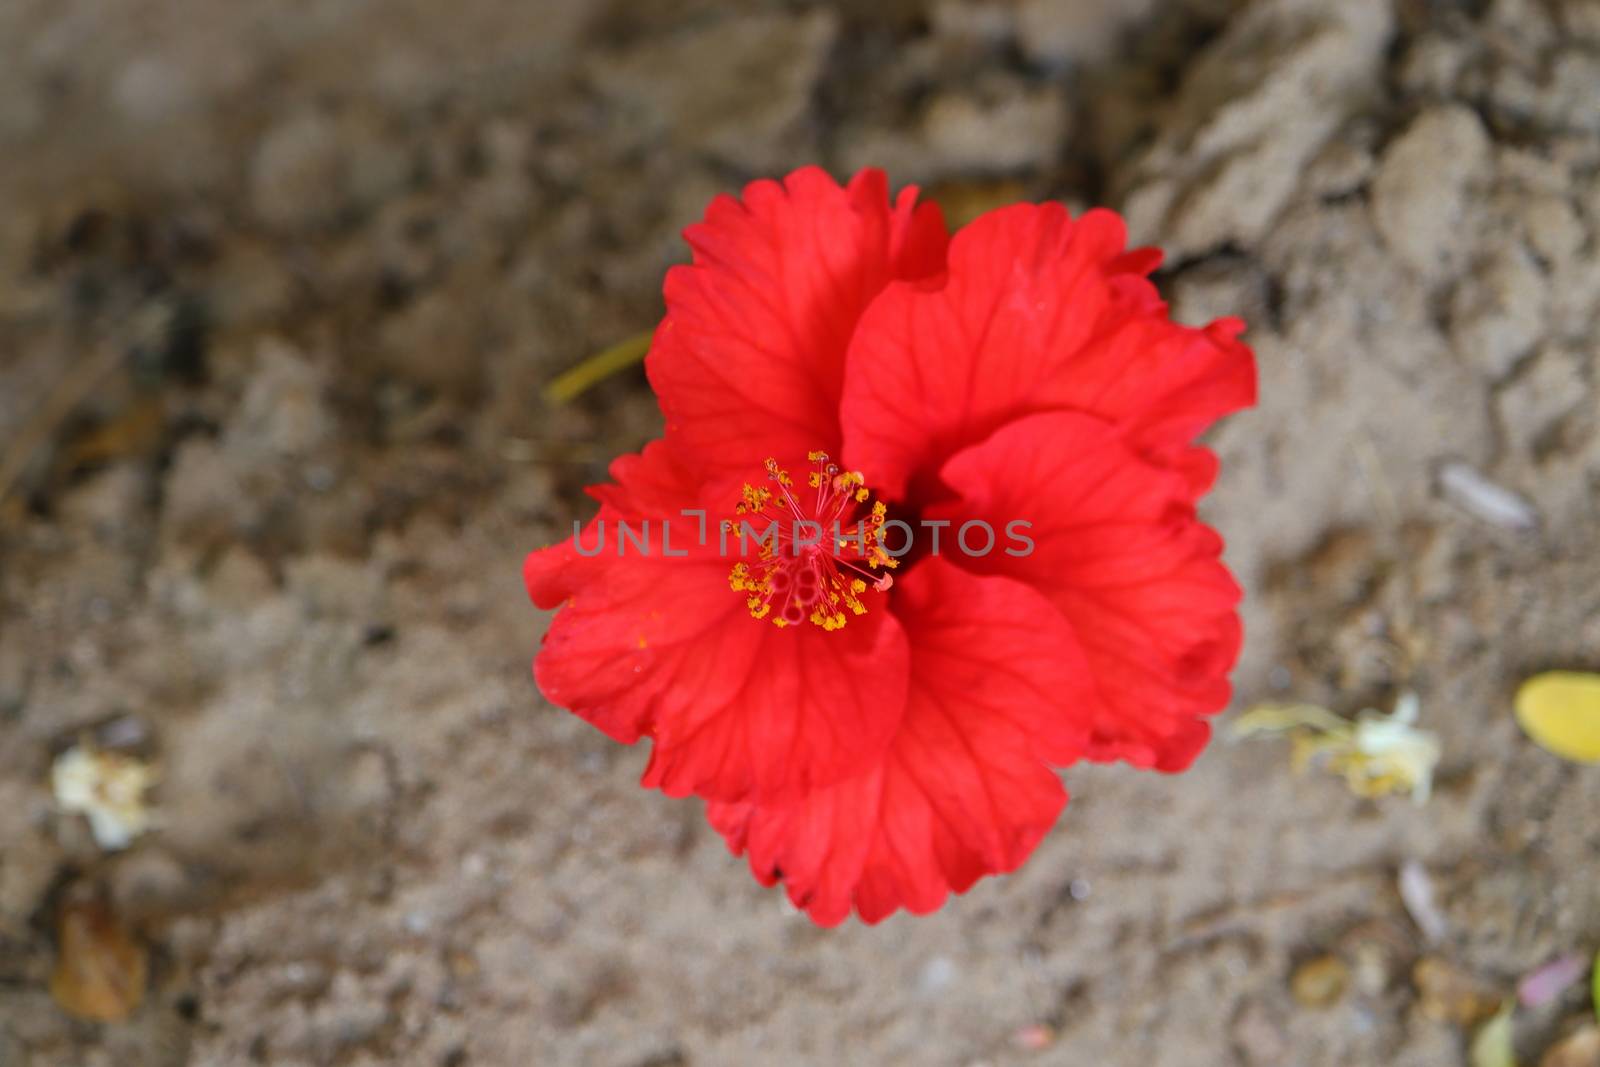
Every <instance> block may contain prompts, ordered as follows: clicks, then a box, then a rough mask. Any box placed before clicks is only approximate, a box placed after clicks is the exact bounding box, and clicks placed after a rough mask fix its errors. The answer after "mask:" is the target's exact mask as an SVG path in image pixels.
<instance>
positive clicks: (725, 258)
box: [645, 167, 947, 477]
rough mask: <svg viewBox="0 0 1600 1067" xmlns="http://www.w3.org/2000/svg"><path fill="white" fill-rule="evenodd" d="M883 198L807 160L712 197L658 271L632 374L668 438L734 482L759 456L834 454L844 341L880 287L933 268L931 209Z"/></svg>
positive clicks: (861, 182)
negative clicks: (647, 334) (685, 257)
mask: <svg viewBox="0 0 1600 1067" xmlns="http://www.w3.org/2000/svg"><path fill="white" fill-rule="evenodd" d="M916 195H917V192H916V190H915V189H914V188H907V189H904V190H902V191H901V193H900V195H899V197H898V198H897V199H896V200H895V201H894V202H893V203H892V204H891V203H890V200H889V187H888V180H887V179H886V178H885V177H884V174H883V172H882V171H879V170H864V171H862V172H861V173H859V174H857V175H856V176H855V178H853V179H852V180H851V181H850V183H849V185H848V186H846V187H844V188H841V187H840V186H839V185H838V184H837V183H836V182H835V181H834V180H833V179H832V178H830V177H829V176H828V175H827V174H826V173H824V172H823V171H821V170H819V169H817V168H816V167H807V168H804V169H802V170H798V171H795V172H794V173H793V174H790V175H789V176H788V177H787V178H785V179H784V181H783V183H782V184H781V185H780V184H779V183H777V182H773V181H758V182H754V183H752V184H750V185H749V186H746V188H745V190H744V195H743V198H742V200H736V199H734V198H733V197H730V196H722V197H718V198H717V199H716V200H715V201H713V202H712V204H711V206H710V208H709V209H708V210H707V212H706V217H705V221H704V222H701V223H698V224H696V225H694V226H691V227H689V229H688V230H686V231H685V237H686V238H687V239H688V241H689V245H690V247H691V248H692V249H693V252H694V261H693V263H692V264H690V265H687V266H681V267H675V268H673V270H672V271H670V272H669V273H668V275H667V280H666V302H667V316H666V318H665V319H664V320H663V321H662V323H661V326H660V328H659V329H658V330H657V331H656V336H655V340H654V342H653V344H652V347H651V351H650V356H649V358H648V359H647V361H646V364H645V366H646V370H647V371H648V373H649V376H650V383H651V385H652V386H653V387H654V389H655V392H656V395H657V397H658V398H659V399H660V402H661V410H662V412H663V414H664V415H665V417H666V423H667V434H668V437H669V438H671V439H672V440H674V441H675V442H676V443H677V445H678V446H679V447H681V448H682V449H683V450H684V451H685V453H686V454H687V455H689V456H691V457H692V458H694V459H696V460H698V461H699V463H700V464H701V465H702V466H703V467H704V468H705V469H706V470H708V471H711V470H721V471H724V472H732V473H734V474H736V475H738V476H740V477H744V476H747V475H748V473H749V472H750V471H752V470H759V469H760V465H761V462H762V460H764V459H765V458H766V457H767V456H771V455H805V454H806V453H807V452H809V451H810V450H812V449H816V448H821V449H826V450H828V451H832V452H835V453H837V450H838V446H839V436H840V435H839V417H838V411H839V395H840V392H841V389H842V382H843V376H844V358H845V349H846V347H847V346H848V345H849V343H850V338H851V335H852V334H853V333H854V332H855V328H856V322H857V320H858V319H859V318H860V316H861V312H862V311H863V310H864V309H865V308H866V306H867V305H868V303H870V302H871V301H872V299H873V298H874V297H875V296H877V295H878V293H879V292H881V291H882V290H883V288H884V286H885V285H887V284H889V283H890V282H891V281H893V280H895V279H898V278H920V277H924V276H927V275H929V274H933V273H936V272H937V271H940V270H942V269H943V268H944V253H945V246H946V242H947V236H946V232H945V228H944V220H943V216H942V215H941V213H940V211H939V208H938V206H937V205H935V204H933V203H922V204H918V203H917V202H916Z"/></svg>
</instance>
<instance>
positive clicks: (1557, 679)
mask: <svg viewBox="0 0 1600 1067" xmlns="http://www.w3.org/2000/svg"><path fill="white" fill-rule="evenodd" d="M1516 713H1517V723H1518V724H1519V725H1520V726H1521V727H1522V729H1523V731H1524V732H1525V733H1526V734H1527V735H1528V736H1529V737H1531V738H1533V740H1534V743H1535V744H1537V745H1538V746H1539V747H1540V748H1542V749H1544V750H1545V751H1546V752H1549V753H1551V754H1552V755H1556V756H1560V757H1561V758H1562V759H1568V760H1572V761H1574V762H1575V763H1600V674H1585V673H1582V672H1579V671H1549V672H1547V673H1545V674H1539V675H1535V676H1534V677H1532V678H1530V679H1528V680H1527V681H1526V682H1523V683H1522V688H1521V689H1518V690H1517V699H1516Z"/></svg>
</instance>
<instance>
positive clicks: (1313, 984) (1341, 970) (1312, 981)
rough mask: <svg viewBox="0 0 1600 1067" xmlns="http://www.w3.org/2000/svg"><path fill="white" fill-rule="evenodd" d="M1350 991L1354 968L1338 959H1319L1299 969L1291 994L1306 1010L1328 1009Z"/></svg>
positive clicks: (1303, 964) (1333, 957)
mask: <svg viewBox="0 0 1600 1067" xmlns="http://www.w3.org/2000/svg"><path fill="white" fill-rule="evenodd" d="M1349 988H1350V968H1348V967H1346V966H1345V963H1344V961H1343V960H1341V959H1340V958H1339V957H1337V956H1318V957H1317V958H1316V959H1314V960H1308V961H1307V962H1305V963H1302V964H1301V965H1300V966H1299V967H1296V968H1295V971H1294V974H1293V975H1292V976H1291V977H1290V978H1289V992H1290V993H1292V994H1293V995H1294V999H1295V1002H1296V1003H1298V1004H1299V1005H1300V1006H1301V1007H1303V1008H1327V1007H1331V1006H1332V1005H1334V1004H1336V1003H1338V1002H1339V1000H1340V999H1341V998H1342V997H1343V996H1344V994H1345V990H1347V989H1349Z"/></svg>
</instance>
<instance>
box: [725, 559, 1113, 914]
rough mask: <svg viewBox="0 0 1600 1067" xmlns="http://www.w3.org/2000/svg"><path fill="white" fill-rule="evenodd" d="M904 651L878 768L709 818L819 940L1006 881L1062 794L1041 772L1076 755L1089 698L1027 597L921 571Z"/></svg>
mask: <svg viewBox="0 0 1600 1067" xmlns="http://www.w3.org/2000/svg"><path fill="white" fill-rule="evenodd" d="M895 598H896V599H895V612H896V614H897V615H898V616H899V617H900V618H901V619H902V620H903V621H904V624H905V627H906V632H907V635H908V637H909V640H910V645H911V690H910V694H909V696H908V699H907V703H906V714H905V718H904V720H903V721H902V723H901V725H900V729H899V731H898V733H897V734H896V735H895V738H894V743H893V745H892V747H891V749H890V750H889V752H888V753H887V755H886V756H885V757H884V758H883V759H882V760H881V761H880V762H879V764H878V765H877V766H875V767H873V768H871V769H870V770H868V771H867V772H865V773H863V774H861V775H859V776H858V777H856V778H853V779H851V780H849V781H847V782H843V783H840V784H839V785H836V786H833V787H832V788H829V789H823V790H818V791H815V792H813V793H811V794H809V795H807V796H806V797H805V798H803V799H802V800H799V801H797V802H794V803H790V804H779V805H774V804H748V803H747V804H711V805H709V807H708V811H707V814H708V817H709V818H710V820H711V823H712V825H713V826H715V827H716V828H717V829H718V830H719V831H720V832H721V833H722V834H723V836H724V837H725V838H726V839H727V841H728V845H729V847H730V848H731V849H732V850H733V851H734V853H735V854H739V853H741V852H748V853H749V857H750V867H751V870H752V871H753V872H754V873H755V875H756V878H757V879H758V880H760V881H761V882H762V883H763V884H766V885H771V884H772V883H773V882H774V881H776V880H778V879H780V878H781V879H782V881H783V882H784V883H785V884H786V886H787V888H788V892H789V896H790V899H791V900H793V901H794V903H795V904H796V906H798V907H801V908H804V909H806V910H807V911H808V912H809V913H810V915H811V917H812V918H813V919H814V920H815V921H816V922H818V923H821V924H823V925H834V924H837V923H839V922H842V921H843V920H844V919H845V917H846V916H848V915H849V913H850V910H851V908H852V906H853V907H854V908H855V910H856V911H857V912H858V913H859V914H860V916H861V918H862V919H863V920H865V921H867V922H869V923H870V922H877V921H878V920H880V919H882V918H884V917H885V916H887V915H889V914H891V913H893V912H894V911H896V910H897V909H899V908H906V909H907V910H909V911H912V912H915V913H919V914H920V913H925V912H929V911H932V910H934V909H935V908H937V907H939V905H940V904H942V903H943V902H944V900H945V898H946V896H947V895H948V894H949V893H950V892H952V891H954V892H957V893H959V892H963V891H965V890H966V889H967V888H969V887H970V886H971V885H972V883H973V882H974V881H976V880H977V879H978V878H979V877H981V876H982V875H985V874H994V873H1000V872H1004V871H1010V870H1014V869H1015V868H1016V867H1018V866H1019V865H1020V864H1021V863H1022V862H1023V860H1024V859H1026V858H1027V856H1028V855H1029V853H1031V852H1032V851H1033V849H1034V847H1035V846H1036V845H1037V844H1038V842H1039V840H1040V839H1041V838H1042V837H1043V836H1044V834H1045V833H1046V832H1047V831H1048V830H1049V828H1050V827H1051V826H1052V825H1053V824H1054V823H1055V820H1056V817H1057V816H1058V815H1059V814H1060V811H1061V807H1062V805H1063V804H1065V803H1066V792H1065V790H1063V789H1062V787H1061V782H1060V780H1059V779H1058V778H1057V776H1056V774H1055V772H1053V771H1052V770H1051V769H1050V764H1051V763H1056V764H1065V763H1069V762H1071V761H1072V760H1074V759H1075V758H1077V756H1078V754H1079V753H1080V752H1082V751H1083V749H1084V747H1085V745H1086V744H1087V743H1088V735H1089V726H1090V719H1091V716H1092V702H1093V695H1092V691H1091V689H1090V685H1089V678H1088V673H1087V672H1088V665H1087V662H1086V660H1085V659H1084V657H1083V655H1082V654H1081V652H1080V651H1079V650H1078V646H1077V642H1076V639H1075V638H1074V636H1073V634H1072V631H1071V629H1070V628H1069V627H1067V625H1066V624H1065V621H1064V620H1063V619H1062V618H1061V616H1060V615H1059V613H1058V612H1056V611H1055V609H1054V608H1053V607H1052V606H1051V605H1050V604H1049V603H1048V601H1046V600H1045V599H1044V598H1043V597H1042V596H1041V595H1040V594H1039V593H1037V592H1035V591H1034V590H1032V589H1030V588H1028V587H1027V586H1026V585H1024V584H1022V583H1020V582H1016V581H1012V580H1010V579H1007V578H1001V577H978V576H975V575H972V574H969V573H966V572H965V571H962V570H960V569H959V568H957V567H956V566H954V565H953V564H952V563H950V562H949V561H947V560H944V559H939V558H932V559H926V560H923V561H921V562H919V563H918V564H917V565H916V566H915V567H914V568H912V569H911V570H910V571H909V572H908V574H907V575H906V577H905V579H904V581H902V582H901V583H899V584H898V585H897V586H896V588H895Z"/></svg>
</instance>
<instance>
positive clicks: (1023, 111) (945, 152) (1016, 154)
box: [922, 87, 1068, 173]
mask: <svg viewBox="0 0 1600 1067" xmlns="http://www.w3.org/2000/svg"><path fill="white" fill-rule="evenodd" d="M1067 123H1068V115H1067V104H1066V99H1065V98H1064V97H1063V96H1062V94H1061V93H1060V92H1059V91H1058V90H1056V89H1055V88H1053V87H1046V88H1044V89H1038V90H1031V91H1028V90H1020V89H1016V90H1010V91H1006V92H1004V93H1002V94H1000V95H999V96H998V98H997V99H995V100H993V101H985V100H982V99H980V98H977V97H974V96H970V95H967V94H964V93H946V94H944V95H942V96H939V97H936V98H935V99H934V100H933V101H932V102H931V103H930V104H929V105H928V108H927V110H926V111H925V112H924V113H923V116H922V129H923V133H924V135H925V137H926V139H927V142H928V146H929V148H930V149H931V150H932V151H933V153H934V154H935V155H936V156H937V157H938V159H939V163H940V167H941V169H942V170H947V171H951V172H954V171H962V172H971V171H980V172H986V173H996V172H1007V171H1017V170H1024V169H1029V168H1034V167H1040V166H1045V165H1047V164H1049V163H1050V162H1052V161H1053V160H1054V159H1055V158H1056V156H1057V155H1058V154H1059V153H1060V151H1061V146H1062V145H1063V144H1064V143H1065V140H1066V134H1067Z"/></svg>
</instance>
